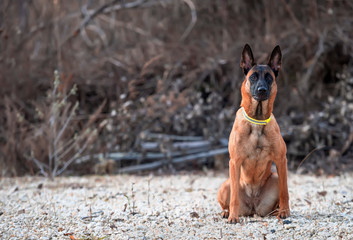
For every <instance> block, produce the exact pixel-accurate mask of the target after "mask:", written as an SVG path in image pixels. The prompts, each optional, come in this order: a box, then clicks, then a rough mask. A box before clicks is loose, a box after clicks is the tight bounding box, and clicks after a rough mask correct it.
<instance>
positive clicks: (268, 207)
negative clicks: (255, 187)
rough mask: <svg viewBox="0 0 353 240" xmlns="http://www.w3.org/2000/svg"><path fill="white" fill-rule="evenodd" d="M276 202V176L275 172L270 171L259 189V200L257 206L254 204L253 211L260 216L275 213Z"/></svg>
mask: <svg viewBox="0 0 353 240" xmlns="http://www.w3.org/2000/svg"><path fill="white" fill-rule="evenodd" d="M278 203H279V188H278V176H277V174H276V173H272V175H271V176H270V177H269V178H268V180H267V182H266V184H265V185H264V186H263V188H262V190H261V195H260V201H259V202H258V204H257V206H255V212H256V214H257V215H259V216H262V217H263V216H267V215H277V213H278Z"/></svg>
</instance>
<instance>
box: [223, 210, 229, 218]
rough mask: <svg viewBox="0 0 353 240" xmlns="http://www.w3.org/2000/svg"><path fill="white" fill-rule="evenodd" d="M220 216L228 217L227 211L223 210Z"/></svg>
mask: <svg viewBox="0 0 353 240" xmlns="http://www.w3.org/2000/svg"><path fill="white" fill-rule="evenodd" d="M221 216H222V218H228V217H229V212H228V211H223V212H222V214H221Z"/></svg>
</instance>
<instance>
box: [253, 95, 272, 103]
mask: <svg viewBox="0 0 353 240" xmlns="http://www.w3.org/2000/svg"><path fill="white" fill-rule="evenodd" d="M253 98H254V99H255V100H256V101H259V102H261V101H265V100H267V99H268V98H269V95H268V94H256V95H253Z"/></svg>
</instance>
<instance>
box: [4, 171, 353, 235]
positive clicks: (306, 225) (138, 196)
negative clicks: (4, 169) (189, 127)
mask: <svg viewBox="0 0 353 240" xmlns="http://www.w3.org/2000/svg"><path fill="white" fill-rule="evenodd" d="M225 179H226V176H225V175H220V174H215V173H214V172H208V173H207V174H205V173H202V174H191V173H189V174H186V175H183V174H180V175H173V176H162V177H156V176H145V177H141V176H127V175H120V176H102V177H101V176H90V177H62V178H57V179H55V180H54V181H49V180H47V179H44V178H33V177H24V178H2V179H0V239H341V238H342V239H353V211H352V210H353V209H352V207H353V191H352V190H353V175H352V174H345V175H342V176H340V177H328V178H326V177H313V176H303V175H295V174H289V194H290V206H291V213H292V215H291V217H290V218H287V219H285V220H278V219H277V218H276V217H266V218H261V217H256V216H255V217H251V218H245V217H242V218H241V223H240V224H236V225H230V224H227V223H226V220H225V219H222V218H221V217H220V213H221V208H220V207H219V205H218V202H217V200H216V193H217V189H218V187H219V186H220V184H221V183H222V182H223V181H224V180H225Z"/></svg>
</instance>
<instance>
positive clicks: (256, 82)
mask: <svg viewBox="0 0 353 240" xmlns="http://www.w3.org/2000/svg"><path fill="white" fill-rule="evenodd" d="M281 58H282V54H281V49H280V47H279V46H276V47H275V48H274V49H273V51H272V53H271V57H270V59H269V60H268V63H267V65H260V64H256V63H255V60H254V57H253V54H252V51H251V48H250V46H249V45H248V44H245V46H244V49H243V52H242V55H241V62H240V67H241V68H242V69H243V72H244V74H245V86H246V88H247V90H248V91H249V93H250V94H251V96H252V97H253V98H254V99H255V100H256V101H259V102H261V101H265V100H267V99H269V97H270V95H271V94H273V93H276V92H277V91H276V90H277V89H272V88H273V87H276V86H275V80H276V77H277V75H278V71H279V69H280V68H281Z"/></svg>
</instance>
